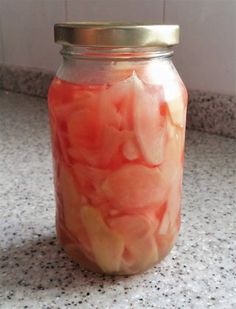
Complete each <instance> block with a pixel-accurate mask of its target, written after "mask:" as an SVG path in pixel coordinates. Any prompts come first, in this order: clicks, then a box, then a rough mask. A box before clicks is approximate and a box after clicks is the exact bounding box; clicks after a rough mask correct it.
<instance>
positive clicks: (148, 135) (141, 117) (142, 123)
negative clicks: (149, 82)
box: [133, 76, 165, 165]
mask: <svg viewBox="0 0 236 309" xmlns="http://www.w3.org/2000/svg"><path fill="white" fill-rule="evenodd" d="M133 84H134V85H133V87H134V115H133V117H134V131H135V134H136V137H137V141H138V143H139V146H140V148H141V150H142V153H143V156H144V158H145V159H146V160H147V162H148V163H149V164H152V165H158V164H160V163H161V162H162V161H163V159H164V144H165V127H164V118H163V117H162V116H161V113H160V104H161V96H160V92H161V91H160V90H159V91H158V90H157V89H155V92H153V91H151V89H149V88H148V87H147V86H145V85H144V84H143V83H142V82H141V81H140V80H139V79H138V78H137V77H135V76H134V77H133ZM156 87H157V86H156Z"/></svg>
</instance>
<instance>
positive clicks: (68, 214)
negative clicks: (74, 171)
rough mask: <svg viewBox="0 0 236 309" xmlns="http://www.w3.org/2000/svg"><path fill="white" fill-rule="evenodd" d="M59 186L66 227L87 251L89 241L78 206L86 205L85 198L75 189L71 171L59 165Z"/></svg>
mask: <svg viewBox="0 0 236 309" xmlns="http://www.w3.org/2000/svg"><path fill="white" fill-rule="evenodd" d="M59 186H60V190H61V192H62V199H63V213H64V220H65V226H66V228H67V229H68V230H69V231H70V232H71V233H72V235H73V236H74V237H75V238H76V239H78V241H79V243H80V244H81V245H82V247H83V248H85V250H87V251H89V250H90V248H89V241H88V237H87V236H86V233H85V230H84V228H83V226H82V223H81V218H80V212H79V210H80V208H81V207H82V205H86V204H87V201H86V199H85V198H84V197H83V196H82V195H81V194H80V193H79V192H78V191H77V189H76V187H75V184H74V180H73V178H72V176H71V172H69V171H68V169H67V168H66V167H64V166H62V165H61V167H60V176H59Z"/></svg>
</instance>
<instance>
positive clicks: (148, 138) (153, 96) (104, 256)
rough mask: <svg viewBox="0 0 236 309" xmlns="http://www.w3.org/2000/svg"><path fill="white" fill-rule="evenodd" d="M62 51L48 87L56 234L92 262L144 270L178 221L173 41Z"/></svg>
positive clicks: (180, 119) (180, 102) (162, 251)
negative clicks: (155, 45) (148, 45)
mask: <svg viewBox="0 0 236 309" xmlns="http://www.w3.org/2000/svg"><path fill="white" fill-rule="evenodd" d="M62 54H63V63H62V65H61V66H60V68H59V70H58V72H57V74H56V77H55V78H54V80H53V82H52V84H51V86H50V89H49V95H48V104H49V115H50V123H51V135H52V150H53V160H54V179H55V192H56V204H57V205H56V227H57V235H58V239H59V241H60V243H61V245H62V247H63V248H64V249H65V251H66V252H67V253H68V255H69V256H70V257H71V258H72V259H73V260H75V261H76V262H78V263H79V264H80V265H82V266H84V267H86V268H87V269H90V270H93V271H97V272H103V273H109V274H135V273H140V272H143V271H145V270H146V269H148V268H150V267H152V266H153V265H155V264H156V263H158V262H160V261H161V260H162V259H163V258H164V257H165V256H166V255H167V254H168V253H169V251H170V250H171V248H172V247H173V245H174V243H175V241H176V238H177V235H178V231H179V228H180V202H181V186H182V174H183V158H184V139H185V119H186V109H187V92H186V88H185V86H184V84H183V82H182V81H181V79H180V77H179V75H178V73H177V71H176V69H175V67H174V65H173V63H172V61H171V54H172V52H171V51H170V50H167V49H166V50H164V49H162V50H157V49H151V48H146V49H138V48H137V49H115V50H114V49H89V48H88V49H87V48H75V47H67V48H63V50H62Z"/></svg>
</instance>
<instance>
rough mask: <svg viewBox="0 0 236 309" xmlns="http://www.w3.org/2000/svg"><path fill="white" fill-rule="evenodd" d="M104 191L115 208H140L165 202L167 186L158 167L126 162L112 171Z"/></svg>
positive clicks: (103, 187) (104, 185) (105, 183)
mask: <svg viewBox="0 0 236 309" xmlns="http://www.w3.org/2000/svg"><path fill="white" fill-rule="evenodd" d="M102 191H103V192H104V194H105V196H106V197H107V198H108V199H109V200H110V202H111V203H112V204H113V206H114V208H123V209H128V208H140V207H145V206H148V205H151V204H155V203H156V204H157V205H158V204H160V206H161V205H162V204H163V202H164V201H165V199H166V197H167V186H166V183H165V180H164V178H163V177H162V174H161V172H160V171H159V169H158V168H149V167H146V166H143V165H138V164H126V165H124V166H122V167H121V168H120V169H118V170H117V171H114V172H113V173H111V174H110V175H109V176H108V177H107V179H106V180H105V181H104V183H103V184H102Z"/></svg>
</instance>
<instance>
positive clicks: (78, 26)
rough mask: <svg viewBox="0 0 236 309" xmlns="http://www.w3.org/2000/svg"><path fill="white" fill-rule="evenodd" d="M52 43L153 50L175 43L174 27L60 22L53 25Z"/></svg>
mask: <svg viewBox="0 0 236 309" xmlns="http://www.w3.org/2000/svg"><path fill="white" fill-rule="evenodd" d="M54 36H55V42H56V43H59V44H62V45H76V46H91V47H95V46H96V47H114V48H115V47H154V46H172V45H176V44H178V43H179V26H178V25H152V24H126V23H107V22H98V23H97V22H78V23H72V22H67V23H60V24H55V25H54Z"/></svg>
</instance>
